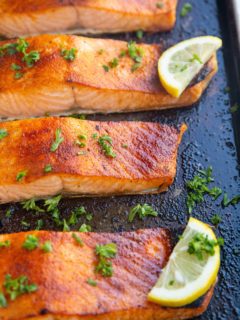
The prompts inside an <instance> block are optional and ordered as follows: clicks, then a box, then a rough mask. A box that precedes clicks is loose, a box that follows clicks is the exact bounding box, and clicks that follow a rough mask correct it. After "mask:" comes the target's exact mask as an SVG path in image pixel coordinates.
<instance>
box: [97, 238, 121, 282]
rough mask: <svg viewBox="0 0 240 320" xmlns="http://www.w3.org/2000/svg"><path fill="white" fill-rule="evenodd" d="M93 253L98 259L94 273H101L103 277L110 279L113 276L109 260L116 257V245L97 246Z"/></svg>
mask: <svg viewBox="0 0 240 320" xmlns="http://www.w3.org/2000/svg"><path fill="white" fill-rule="evenodd" d="M95 252H96V255H97V256H98V258H99V262H98V264H97V266H96V269H95V270H96V272H98V273H101V274H102V276H103V277H111V276H112V275H113V266H112V262H111V261H110V260H109V259H112V258H115V257H116V254H117V246H116V244H115V243H108V244H105V245H97V246H96V250H95Z"/></svg>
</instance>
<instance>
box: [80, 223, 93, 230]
mask: <svg viewBox="0 0 240 320" xmlns="http://www.w3.org/2000/svg"><path fill="white" fill-rule="evenodd" d="M91 230H92V228H91V226H89V225H88V224H85V223H83V224H82V225H81V227H80V228H79V232H90V231H91Z"/></svg>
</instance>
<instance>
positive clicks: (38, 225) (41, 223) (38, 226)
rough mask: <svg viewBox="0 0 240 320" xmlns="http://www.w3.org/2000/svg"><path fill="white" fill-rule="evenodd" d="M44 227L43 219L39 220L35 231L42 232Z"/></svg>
mask: <svg viewBox="0 0 240 320" xmlns="http://www.w3.org/2000/svg"><path fill="white" fill-rule="evenodd" d="M42 227H43V220H42V219H38V220H37V225H36V228H35V230H41V229H42Z"/></svg>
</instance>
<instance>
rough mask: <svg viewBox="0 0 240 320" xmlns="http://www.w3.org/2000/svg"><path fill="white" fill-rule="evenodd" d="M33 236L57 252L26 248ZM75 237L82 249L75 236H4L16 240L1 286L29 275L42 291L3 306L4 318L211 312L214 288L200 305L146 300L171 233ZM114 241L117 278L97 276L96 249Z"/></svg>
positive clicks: (0, 258) (4, 253) (138, 318)
mask: <svg viewBox="0 0 240 320" xmlns="http://www.w3.org/2000/svg"><path fill="white" fill-rule="evenodd" d="M29 234H31V235H35V236H37V237H38V238H39V242H40V244H42V243H44V242H45V241H51V243H52V248H53V250H52V252H50V253H44V252H43V251H42V250H41V249H40V248H38V249H35V250H33V251H31V252H30V251H27V250H26V249H23V248H22V245H23V243H24V241H25V239H26V236H27V235H29ZM75 234H77V235H78V236H79V237H80V238H81V239H82V241H83V246H82V247H80V246H79V245H78V244H77V242H76V241H75V239H73V237H72V233H71V232H68V233H62V232H48V231H33V232H27V233H26V232H22V233H16V234H6V235H0V241H6V240H10V241H11V245H10V247H9V248H1V249H0V250H1V254H0V265H1V268H0V283H1V285H2V283H3V282H4V278H5V275H6V274H10V275H11V276H12V277H13V278H17V277H19V276H20V275H25V276H27V277H28V280H29V283H34V284H36V285H37V287H38V288H37V290H36V291H35V292H33V293H28V294H23V295H22V296H19V297H18V298H17V299H16V300H14V301H12V302H9V303H8V306H7V307H6V308H0V319H1V320H23V319H34V320H36V319H39V320H40V319H41V320H42V319H47V320H50V319H51V320H53V319H54V320H62V319H71V320H77V319H79V320H80V319H84V320H90V319H91V320H92V319H99V320H101V319H102V320H112V319H121V320H130V319H131V320H153V319H156V320H161V319H164V320H169V319H176V320H180V319H189V318H192V317H195V316H197V315H199V314H201V313H203V312H204V311H205V310H206V308H207V306H208V304H209V302H210V300H211V297H212V293H213V289H211V290H210V291H209V292H208V293H207V294H206V295H205V296H204V297H203V298H201V299H200V300H199V301H198V302H196V303H195V304H193V305H189V306H186V307H181V308H165V307H161V306H159V305H157V304H154V303H151V302H148V301H147V300H146V297H147V294H148V292H149V291H150V289H151V288H152V286H153V285H154V284H155V282H156V280H157V278H158V276H159V273H160V271H161V269H162V268H163V267H164V266H165V264H166V263H167V260H168V258H169V255H170V252H171V239H170V232H169V231H168V230H166V229H148V230H139V231H136V232H123V233H118V234H113V233H75ZM112 242H113V243H116V245H117V249H118V254H117V256H116V258H114V259H112V260H111V261H112V264H113V270H114V272H113V276H112V277H110V278H106V277H103V276H102V275H100V274H98V273H96V272H95V266H96V264H97V262H98V261H97V256H96V254H95V247H96V245H98V244H106V243H112ZM88 279H95V280H96V281H97V286H96V287H93V286H91V285H89V284H88V283H87V280H88Z"/></svg>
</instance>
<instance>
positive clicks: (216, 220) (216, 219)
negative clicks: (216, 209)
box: [211, 214, 222, 226]
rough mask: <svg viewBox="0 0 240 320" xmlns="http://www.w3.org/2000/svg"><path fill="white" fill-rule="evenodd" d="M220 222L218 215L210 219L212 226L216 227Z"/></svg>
mask: <svg viewBox="0 0 240 320" xmlns="http://www.w3.org/2000/svg"><path fill="white" fill-rule="evenodd" d="M221 221H222V218H221V217H220V216H219V215H218V214H214V215H213V216H212V217H211V222H212V224H213V225H214V226H217V225H218V224H219V223H220V222H221Z"/></svg>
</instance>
